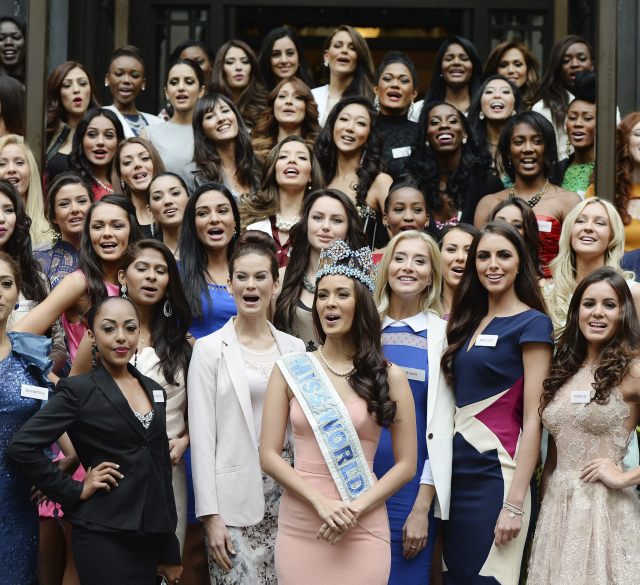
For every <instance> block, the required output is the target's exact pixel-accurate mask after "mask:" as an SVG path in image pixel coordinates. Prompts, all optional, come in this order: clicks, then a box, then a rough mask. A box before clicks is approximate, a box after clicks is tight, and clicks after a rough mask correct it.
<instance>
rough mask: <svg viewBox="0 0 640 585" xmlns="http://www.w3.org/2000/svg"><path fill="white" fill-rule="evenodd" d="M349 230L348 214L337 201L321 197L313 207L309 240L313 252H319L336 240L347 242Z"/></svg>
mask: <svg viewBox="0 0 640 585" xmlns="http://www.w3.org/2000/svg"><path fill="white" fill-rule="evenodd" d="M348 230H349V221H348V218H347V212H346V210H345V208H344V206H343V205H342V203H340V201H338V200H337V199H334V198H333V197H319V198H318V199H317V200H316V202H315V203H314V204H313V205H312V206H311V209H310V210H309V221H308V222H307V238H308V239H309V245H310V246H311V248H312V249H313V250H315V251H317V252H319V251H320V250H324V249H325V248H327V247H328V246H330V245H331V244H332V243H333V242H335V241H336V240H346V239H347V232H348Z"/></svg>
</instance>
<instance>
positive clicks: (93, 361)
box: [91, 343, 98, 370]
mask: <svg viewBox="0 0 640 585" xmlns="http://www.w3.org/2000/svg"><path fill="white" fill-rule="evenodd" d="M97 353H98V348H97V347H96V344H95V343H94V344H92V345H91V369H92V370H95V369H96V365H97V363H98V361H97V360H96V354H97Z"/></svg>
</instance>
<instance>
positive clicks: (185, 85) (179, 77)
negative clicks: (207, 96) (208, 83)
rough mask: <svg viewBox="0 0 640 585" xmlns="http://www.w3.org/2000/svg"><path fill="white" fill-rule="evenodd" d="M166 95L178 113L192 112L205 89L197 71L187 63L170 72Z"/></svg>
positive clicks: (176, 66)
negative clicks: (201, 84) (201, 85)
mask: <svg viewBox="0 0 640 585" xmlns="http://www.w3.org/2000/svg"><path fill="white" fill-rule="evenodd" d="M164 91H165V94H166V97H167V99H168V100H169V102H171V105H172V106H173V108H174V109H175V110H176V111H177V112H190V111H191V110H193V108H194V107H195V105H196V102H197V101H198V98H199V97H200V96H201V95H202V92H203V91H204V88H202V87H200V82H199V81H198V77H197V75H196V73H195V71H194V70H193V69H192V68H191V67H189V65H187V64H186V63H178V64H177V65H174V66H173V67H172V68H171V69H170V70H169V75H168V76H167V85H166V86H165V88H164Z"/></svg>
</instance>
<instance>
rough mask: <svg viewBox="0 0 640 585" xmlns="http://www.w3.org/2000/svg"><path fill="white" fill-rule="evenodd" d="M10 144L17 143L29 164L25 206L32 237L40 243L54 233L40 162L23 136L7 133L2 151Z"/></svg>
mask: <svg viewBox="0 0 640 585" xmlns="http://www.w3.org/2000/svg"><path fill="white" fill-rule="evenodd" d="M9 144H15V145H16V146H17V147H18V148H19V149H20V150H21V151H22V153H23V154H24V157H25V159H26V160H27V164H28V165H29V188H28V189H27V193H26V195H25V200H24V207H25V211H26V213H27V215H28V216H29V217H30V218H31V229H30V233H31V239H32V240H33V243H34V244H39V243H41V242H43V241H46V240H48V239H50V238H51V236H52V233H51V229H50V227H49V223H48V222H47V220H46V218H45V214H44V196H43V194H42V179H41V178H40V171H39V170H38V163H37V162H36V159H35V157H34V156H33V152H32V150H31V149H30V148H29V145H28V144H27V143H26V142H25V141H24V138H23V137H22V136H17V135H16V134H7V135H5V136H2V137H1V138H0V151H2V149H3V148H4V147H5V146H8V145H9Z"/></svg>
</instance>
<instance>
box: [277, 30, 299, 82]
mask: <svg viewBox="0 0 640 585" xmlns="http://www.w3.org/2000/svg"><path fill="white" fill-rule="evenodd" d="M299 64H300V59H299V57H298V50H297V49H296V46H295V44H294V42H293V41H292V40H291V39H290V38H289V37H281V38H279V39H278V40H277V41H276V42H275V43H273V47H271V71H273V75H274V77H275V78H276V79H278V80H279V79H289V78H290V77H293V76H294V75H295V74H296V72H297V71H298V66H299Z"/></svg>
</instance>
